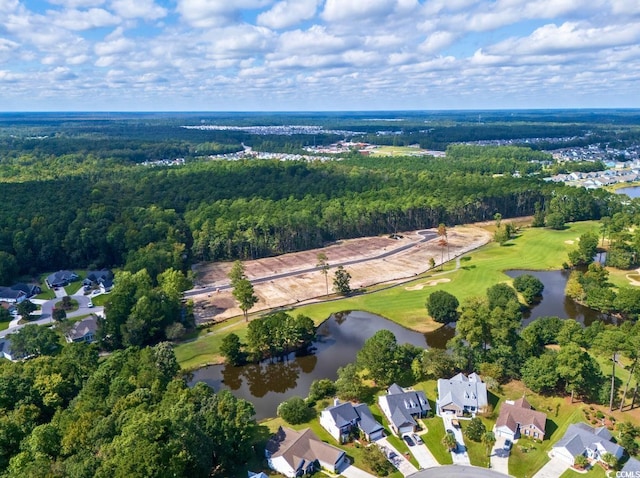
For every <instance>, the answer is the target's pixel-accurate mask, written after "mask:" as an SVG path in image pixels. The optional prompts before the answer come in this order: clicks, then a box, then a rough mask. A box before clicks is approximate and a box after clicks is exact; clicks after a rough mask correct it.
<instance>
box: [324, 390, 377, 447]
mask: <svg viewBox="0 0 640 478" xmlns="http://www.w3.org/2000/svg"><path fill="white" fill-rule="evenodd" d="M320 425H322V427H323V428H324V429H325V430H327V431H328V432H329V433H330V434H331V436H332V437H333V438H335V439H336V441H337V442H338V443H345V442H347V441H349V437H350V435H351V433H352V432H353V430H354V429H359V430H360V431H361V432H362V433H363V434H364V436H365V437H366V439H367V440H369V441H375V440H378V439H380V438H383V437H384V427H383V426H382V425H381V424H380V423H378V421H377V420H376V419H375V418H373V415H372V414H371V410H369V407H368V406H367V405H366V404H364V403H360V404H358V405H353V404H352V403H350V402H345V403H340V402H339V401H338V400H337V399H336V401H335V403H334V404H333V406H331V407H327V408H325V409H324V410H322V412H320Z"/></svg>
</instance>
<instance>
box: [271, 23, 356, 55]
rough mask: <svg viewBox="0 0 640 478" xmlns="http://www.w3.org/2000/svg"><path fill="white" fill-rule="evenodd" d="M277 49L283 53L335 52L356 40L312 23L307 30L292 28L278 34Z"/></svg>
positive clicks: (351, 46)
mask: <svg viewBox="0 0 640 478" xmlns="http://www.w3.org/2000/svg"><path fill="white" fill-rule="evenodd" d="M279 43H280V49H279V51H280V52H282V53H283V54H285V55H288V54H290V53H308V54H313V53H336V52H341V51H343V50H345V49H346V48H353V47H355V46H356V44H357V43H356V42H354V40H353V39H352V38H351V39H350V38H345V37H340V36H336V35H333V34H331V33H329V32H328V31H327V29H326V27H322V26H318V25H314V26H313V27H311V28H309V29H308V30H304V31H303V30H294V31H291V32H285V33H283V34H282V35H280V42H279Z"/></svg>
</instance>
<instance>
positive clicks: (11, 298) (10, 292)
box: [0, 287, 27, 304]
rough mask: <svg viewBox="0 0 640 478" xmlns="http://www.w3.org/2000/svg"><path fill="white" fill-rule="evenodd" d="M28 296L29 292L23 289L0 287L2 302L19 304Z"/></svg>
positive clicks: (0, 299)
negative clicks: (26, 292)
mask: <svg viewBox="0 0 640 478" xmlns="http://www.w3.org/2000/svg"><path fill="white" fill-rule="evenodd" d="M26 298H27V294H25V293H24V292H23V291H21V290H16V289H12V288H11V287H0V302H8V303H9V304H19V303H20V302H22V301H23V300H25V299H26Z"/></svg>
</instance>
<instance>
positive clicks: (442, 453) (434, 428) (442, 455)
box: [421, 417, 453, 465]
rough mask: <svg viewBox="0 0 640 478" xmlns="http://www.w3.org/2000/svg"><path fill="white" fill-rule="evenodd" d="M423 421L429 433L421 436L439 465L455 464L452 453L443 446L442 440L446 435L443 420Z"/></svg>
mask: <svg viewBox="0 0 640 478" xmlns="http://www.w3.org/2000/svg"><path fill="white" fill-rule="evenodd" d="M422 421H423V423H424V425H425V427H426V428H427V433H425V434H424V435H421V436H422V440H423V441H424V444H425V445H427V448H428V449H429V451H430V452H431V454H432V455H433V457H434V458H435V459H436V460H437V461H438V463H440V464H441V465H451V464H452V463H453V458H452V457H451V453H450V452H449V450H447V449H446V448H445V447H444V445H443V444H442V438H443V437H444V433H445V431H444V422H443V421H442V418H440V417H433V418H425V419H423V420H422Z"/></svg>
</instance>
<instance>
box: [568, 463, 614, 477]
mask: <svg viewBox="0 0 640 478" xmlns="http://www.w3.org/2000/svg"><path fill="white" fill-rule="evenodd" d="M606 476H607V473H606V472H605V471H604V469H603V468H602V467H601V466H600V465H596V466H594V467H592V468H591V469H590V470H589V471H587V472H586V473H578V472H577V471H574V470H572V469H568V470H567V471H565V472H564V473H563V474H562V475H560V478H606Z"/></svg>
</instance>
